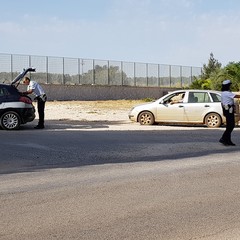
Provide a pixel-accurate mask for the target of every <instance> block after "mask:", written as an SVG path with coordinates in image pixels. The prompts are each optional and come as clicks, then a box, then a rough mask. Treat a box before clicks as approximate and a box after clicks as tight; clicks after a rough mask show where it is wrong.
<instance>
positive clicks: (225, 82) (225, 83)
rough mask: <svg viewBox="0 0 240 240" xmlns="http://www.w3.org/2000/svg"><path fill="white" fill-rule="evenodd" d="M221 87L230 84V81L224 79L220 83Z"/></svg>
mask: <svg viewBox="0 0 240 240" xmlns="http://www.w3.org/2000/svg"><path fill="white" fill-rule="evenodd" d="M222 84H223V85H228V84H232V83H231V81H230V80H229V79H226V80H224V81H223V83H222Z"/></svg>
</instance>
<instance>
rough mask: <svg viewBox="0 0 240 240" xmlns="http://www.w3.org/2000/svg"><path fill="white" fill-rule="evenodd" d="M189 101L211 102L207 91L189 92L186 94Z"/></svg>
mask: <svg viewBox="0 0 240 240" xmlns="http://www.w3.org/2000/svg"><path fill="white" fill-rule="evenodd" d="M188 102H189V103H205V102H211V100H210V97H209V95H208V93H205V92H190V93H189V96H188Z"/></svg>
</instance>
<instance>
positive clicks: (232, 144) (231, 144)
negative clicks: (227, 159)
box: [228, 142, 236, 146]
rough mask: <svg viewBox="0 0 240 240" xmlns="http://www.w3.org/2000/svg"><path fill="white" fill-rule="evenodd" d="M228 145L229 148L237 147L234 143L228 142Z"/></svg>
mask: <svg viewBox="0 0 240 240" xmlns="http://www.w3.org/2000/svg"><path fill="white" fill-rule="evenodd" d="M228 145H229V146H236V144H235V143H233V142H228Z"/></svg>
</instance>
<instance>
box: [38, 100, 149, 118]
mask: <svg viewBox="0 0 240 240" xmlns="http://www.w3.org/2000/svg"><path fill="white" fill-rule="evenodd" d="M141 103H144V100H108V101H48V102H47V103H46V107H45V119H46V120H59V121H61V120H62V121H63V120H78V121H114V120H118V121H125V120H128V112H129V111H130V109H131V108H132V107H133V106H136V105H138V104H141ZM34 104H35V103H34ZM35 106H36V105H35ZM37 117H38V116H37Z"/></svg>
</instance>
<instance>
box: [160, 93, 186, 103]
mask: <svg viewBox="0 0 240 240" xmlns="http://www.w3.org/2000/svg"><path fill="white" fill-rule="evenodd" d="M184 96H185V92H180V93H175V94H173V95H171V96H169V97H168V98H166V99H164V102H165V103H170V104H174V103H182V102H183V99H184Z"/></svg>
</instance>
